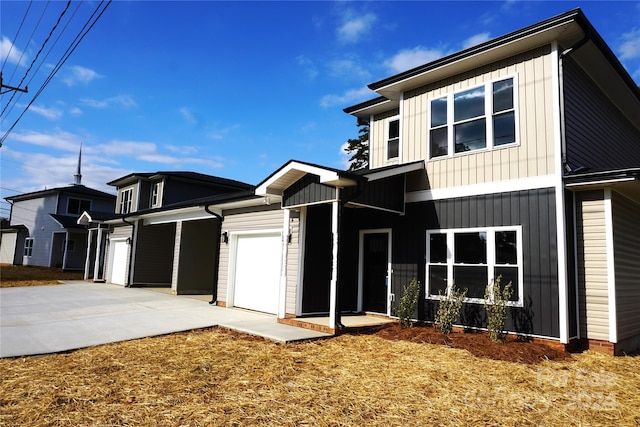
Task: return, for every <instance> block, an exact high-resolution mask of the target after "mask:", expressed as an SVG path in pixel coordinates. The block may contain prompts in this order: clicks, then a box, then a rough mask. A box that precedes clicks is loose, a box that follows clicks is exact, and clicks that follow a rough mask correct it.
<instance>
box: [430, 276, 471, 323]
mask: <svg viewBox="0 0 640 427" xmlns="http://www.w3.org/2000/svg"><path fill="white" fill-rule="evenodd" d="M438 295H439V296H440V303H439V304H438V312H437V313H436V324H437V325H439V327H440V331H441V332H442V333H443V334H450V333H451V330H452V329H453V324H454V323H455V322H457V321H458V318H459V317H460V311H462V301H463V300H464V298H465V297H466V296H467V290H466V289H465V290H464V291H460V290H459V289H456V287H455V286H453V288H452V289H451V292H450V293H449V295H442V294H441V293H440V292H438Z"/></svg>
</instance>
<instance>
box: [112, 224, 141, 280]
mask: <svg viewBox="0 0 640 427" xmlns="http://www.w3.org/2000/svg"><path fill="white" fill-rule="evenodd" d="M120 219H122V222H124V223H125V224H128V225H130V226H131V250H130V251H129V277H128V278H127V279H128V280H127V285H126V287H127V288H130V287H131V284H132V283H133V272H134V271H133V270H134V269H135V266H134V265H133V264H134V262H135V261H134V256H133V250H134V245H133V239H135V236H136V223H135V222H129V221H127V220H126V219H125V218H124V217H122V218H120ZM109 247H111V246H109Z"/></svg>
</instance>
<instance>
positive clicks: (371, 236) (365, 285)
mask: <svg viewBox="0 0 640 427" xmlns="http://www.w3.org/2000/svg"><path fill="white" fill-rule="evenodd" d="M362 239H363V241H362V275H363V277H362V308H363V310H364V311H370V312H374V313H383V314H386V313H387V295H388V291H387V286H388V271H387V268H388V263H389V234H387V233H365V234H363V237H362Z"/></svg>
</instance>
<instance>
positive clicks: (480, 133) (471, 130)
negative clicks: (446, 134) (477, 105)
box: [454, 119, 487, 153]
mask: <svg viewBox="0 0 640 427" xmlns="http://www.w3.org/2000/svg"><path fill="white" fill-rule="evenodd" d="M454 133H455V142H456V147H455V150H456V153H463V152H465V151H471V150H479V149H481V148H486V147H487V129H486V125H485V119H480V120H475V121H472V122H466V123H461V124H459V125H456V126H455V130H454Z"/></svg>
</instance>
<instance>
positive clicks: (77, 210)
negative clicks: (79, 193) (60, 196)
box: [67, 197, 91, 215]
mask: <svg viewBox="0 0 640 427" xmlns="http://www.w3.org/2000/svg"><path fill="white" fill-rule="evenodd" d="M90 210H91V200H82V199H75V198H73V197H69V200H68V202H67V214H69V215H80V214H81V213H82V212H85V211H90Z"/></svg>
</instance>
